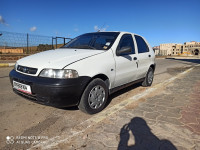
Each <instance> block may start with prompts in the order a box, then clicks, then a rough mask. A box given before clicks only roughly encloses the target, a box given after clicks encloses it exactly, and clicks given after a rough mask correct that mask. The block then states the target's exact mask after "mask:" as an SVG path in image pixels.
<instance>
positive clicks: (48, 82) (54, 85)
mask: <svg viewBox="0 0 200 150" xmlns="http://www.w3.org/2000/svg"><path fill="white" fill-rule="evenodd" d="M9 76H10V81H11V84H13V80H14V81H17V82H20V83H22V84H26V85H30V86H31V91H32V94H27V93H23V92H20V91H18V90H16V89H13V91H14V92H15V93H16V94H18V95H21V96H23V97H25V98H27V99H29V100H32V101H34V102H37V103H41V104H45V105H50V106H54V107H67V106H76V105H78V104H79V101H80V98H81V95H82V93H83V91H84V89H85V87H86V86H87V84H88V83H89V81H90V79H91V78H90V77H87V76H82V77H78V78H74V79H53V78H43V77H35V76H29V75H24V74H21V73H19V72H16V71H15V70H14V69H13V70H12V71H11V72H10V74H9Z"/></svg>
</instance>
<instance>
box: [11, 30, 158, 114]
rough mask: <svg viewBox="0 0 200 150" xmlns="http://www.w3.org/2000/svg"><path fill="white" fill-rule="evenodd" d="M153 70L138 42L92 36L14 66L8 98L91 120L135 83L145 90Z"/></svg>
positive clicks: (131, 37)
mask: <svg viewBox="0 0 200 150" xmlns="http://www.w3.org/2000/svg"><path fill="white" fill-rule="evenodd" d="M154 70H155V54H154V51H153V49H152V47H151V46H150V45H149V44H148V43H147V41H146V40H145V39H144V38H143V37H141V36H139V35H137V34H133V33H128V32H95V33H87V34H83V35H80V36H78V37H76V38H74V39H73V40H72V41H70V42H69V43H68V44H66V45H64V46H63V47H62V48H59V49H55V50H49V51H44V52H41V53H37V54H34V55H31V56H28V57H25V58H22V59H20V60H18V61H17V62H16V65H15V68H14V69H13V70H12V71H11V72H10V79H11V83H12V87H13V90H14V92H15V93H17V94H19V95H21V96H23V97H25V98H28V99H30V100H32V101H35V102H38V103H41V104H45V105H50V106H55V107H67V106H78V107H79V109H80V110H82V111H83V112H86V113H89V114H94V113H98V112H100V111H101V110H102V109H103V108H104V107H105V104H106V102H107V99H108V95H110V94H111V93H113V92H115V91H117V90H119V89H121V88H124V87H126V86H127V85H130V84H132V83H136V82H141V83H142V85H143V86H150V85H151V84H152V82H153V77H154Z"/></svg>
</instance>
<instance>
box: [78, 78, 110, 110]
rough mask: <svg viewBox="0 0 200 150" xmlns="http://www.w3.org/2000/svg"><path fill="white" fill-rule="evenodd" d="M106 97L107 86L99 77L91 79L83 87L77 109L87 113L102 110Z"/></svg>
mask: <svg viewBox="0 0 200 150" xmlns="http://www.w3.org/2000/svg"><path fill="white" fill-rule="evenodd" d="M107 99H108V88H107V86H106V84H105V82H104V81H103V80H101V79H99V78H97V79H94V80H92V81H91V82H90V83H89V84H88V86H87V87H86V88H85V90H84V92H83V95H82V97H81V100H80V103H79V106H78V107H79V109H80V110H81V111H83V112H85V113H88V114H95V113H98V112H100V111H101V110H103V108H104V107H105V104H106V102H107Z"/></svg>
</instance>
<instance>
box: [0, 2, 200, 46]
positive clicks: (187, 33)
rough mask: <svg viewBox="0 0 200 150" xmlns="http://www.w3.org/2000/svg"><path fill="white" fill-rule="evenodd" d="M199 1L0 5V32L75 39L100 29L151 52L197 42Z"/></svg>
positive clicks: (21, 3)
mask: <svg viewBox="0 0 200 150" xmlns="http://www.w3.org/2000/svg"><path fill="white" fill-rule="evenodd" d="M199 6H200V0H74V1H73V0H0V31H9V32H19V33H32V34H39V35H48V36H65V37H71V38H73V37H76V36H78V35H80V34H83V33H86V32H93V31H95V29H98V28H102V30H106V31H128V32H132V33H137V34H140V35H142V36H144V37H145V38H146V39H147V40H148V41H149V43H150V44H151V45H152V46H156V45H159V44H161V43H184V42H186V41H199V42H200V9H199Z"/></svg>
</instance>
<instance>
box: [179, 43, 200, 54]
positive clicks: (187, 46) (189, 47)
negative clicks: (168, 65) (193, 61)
mask: <svg viewBox="0 0 200 150" xmlns="http://www.w3.org/2000/svg"><path fill="white" fill-rule="evenodd" d="M182 54H183V55H200V42H195V41H192V42H185V43H184V45H183V53H182Z"/></svg>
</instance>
